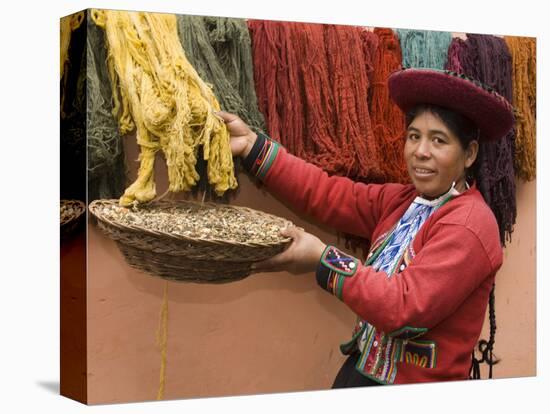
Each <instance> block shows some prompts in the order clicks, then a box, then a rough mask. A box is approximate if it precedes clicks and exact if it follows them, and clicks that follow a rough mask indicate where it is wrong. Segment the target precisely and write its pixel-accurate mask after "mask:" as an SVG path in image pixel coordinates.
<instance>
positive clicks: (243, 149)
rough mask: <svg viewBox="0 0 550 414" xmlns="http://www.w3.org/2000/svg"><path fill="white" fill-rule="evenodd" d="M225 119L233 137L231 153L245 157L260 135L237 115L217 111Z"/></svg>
mask: <svg viewBox="0 0 550 414" xmlns="http://www.w3.org/2000/svg"><path fill="white" fill-rule="evenodd" d="M216 115H218V116H219V117H220V118H222V119H223V121H224V122H225V125H227V129H228V131H229V135H230V138H231V142H230V144H231V153H232V154H233V156H234V157H242V158H245V157H246V156H247V155H248V153H249V152H250V150H251V149H252V146H253V145H254V143H255V142H256V138H257V137H258V136H257V135H256V133H255V132H254V131H252V130H251V129H250V127H249V126H248V125H247V124H246V123H245V122H244V121H243V120H242V119H241V118H239V117H238V116H237V115H234V114H231V113H229V112H224V111H219V112H216Z"/></svg>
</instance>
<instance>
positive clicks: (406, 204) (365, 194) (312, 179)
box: [220, 69, 513, 388]
mask: <svg viewBox="0 0 550 414" xmlns="http://www.w3.org/2000/svg"><path fill="white" fill-rule="evenodd" d="M388 86H389V91H390V95H391V97H392V99H393V100H394V101H395V102H396V104H397V105H398V106H399V107H400V108H401V109H402V110H403V111H405V113H406V115H407V130H406V136H405V144H404V157H405V161H406V164H407V169H408V173H409V176H410V179H411V184H408V185H402V184H383V185H380V184H363V183H354V182H353V181H351V180H349V179H347V178H344V177H334V176H333V177H329V176H328V175H327V174H326V173H325V172H323V171H322V170H321V169H320V168H318V167H316V166H313V165H311V164H308V163H306V162H305V161H303V160H301V159H299V158H297V157H294V156H292V155H290V154H288V153H287V152H286V150H285V149H284V148H283V147H281V146H280V145H279V144H278V143H276V142H275V141H272V140H271V139H269V138H268V137H266V136H264V135H262V134H260V135H256V134H255V133H253V132H252V131H251V130H250V128H248V126H247V125H246V124H245V123H244V122H243V121H241V120H240V119H239V118H238V117H236V116H234V115H232V114H227V113H223V112H221V113H220V116H221V117H222V118H223V119H224V121H225V122H226V124H227V126H228V129H229V132H230V134H231V148H232V152H233V154H234V155H235V156H241V157H243V158H244V162H243V163H244V165H245V167H246V168H247V169H248V170H249V171H250V172H251V173H252V174H253V175H255V176H256V177H258V178H259V179H260V180H262V181H263V183H264V184H265V186H266V188H267V189H268V190H269V191H270V192H271V193H272V194H273V195H275V196H276V197H278V198H279V199H281V200H284V201H285V203H287V204H288V205H290V206H291V207H292V208H294V209H295V210H296V211H299V212H302V213H306V214H308V215H310V216H312V217H313V218H315V219H317V220H318V221H320V222H321V223H324V224H326V225H328V226H331V227H333V228H334V229H336V230H338V231H341V232H345V233H350V234H355V235H358V236H361V237H364V238H366V239H368V240H370V241H371V247H370V251H369V254H368V257H367V261H366V262H365V263H362V262H361V261H360V260H359V259H357V258H355V257H353V256H351V255H349V254H347V253H345V252H342V251H340V250H339V249H338V248H336V247H334V246H330V245H328V246H327V245H325V244H324V243H323V242H322V241H321V240H319V239H318V238H317V237H315V236H313V235H311V234H308V233H306V232H304V231H301V230H298V229H296V228H290V229H285V230H284V234H285V235H287V236H290V237H292V239H293V242H292V244H291V246H290V247H289V248H288V249H287V250H286V251H285V252H283V253H281V254H280V255H278V256H276V257H274V258H273V259H270V260H268V261H266V262H263V263H259V264H258V266H257V267H256V268H255V270H256V271H260V270H261V271H280V270H286V271H290V272H293V273H305V272H315V275H316V278H317V282H318V284H319V285H320V286H321V287H322V288H324V289H325V290H327V291H328V292H329V293H332V294H333V295H335V296H336V297H338V298H339V299H340V300H342V301H344V302H345V303H346V304H347V305H348V306H349V307H350V308H351V309H352V310H353V311H354V312H355V313H356V314H357V317H358V320H357V324H356V326H355V329H354V330H353V335H352V338H351V340H350V341H349V342H347V343H345V344H342V345H341V350H342V352H343V353H344V354H348V355H350V356H349V358H348V360H347V361H346V362H345V363H344V366H343V367H342V369H341V370H340V372H339V373H338V375H337V377H336V380H335V382H334V385H333V387H335V388H339V387H350V386H364V385H373V384H397V383H413V382H426V381H442V380H460V379H466V378H468V372H469V369H470V365H471V352H472V350H473V348H474V346H475V344H476V342H477V340H478V338H479V335H480V333H481V329H482V326H483V320H484V316H485V311H486V307H487V301H488V297H489V293H490V291H491V288H492V285H493V282H494V278H495V275H496V272H497V270H498V269H499V268H500V266H501V264H502V259H503V253H502V248H501V245H500V239H499V233H498V227H497V223H496V220H495V217H494V215H493V213H492V212H491V210H490V209H489V207H488V206H487V205H486V204H485V202H484V200H483V197H482V196H481V194H480V192H479V191H478V189H477V188H476V185H475V180H474V179H472V177H473V175H472V172H473V170H474V169H475V161H476V159H477V157H478V152H479V142H480V141H481V140H495V139H499V138H500V137H503V136H505V135H506V133H507V132H508V131H509V130H510V129H511V128H512V126H513V113H512V109H511V106H510V104H509V103H508V102H507V101H506V100H505V99H504V98H502V97H501V96H500V95H498V94H496V93H495V92H494V91H492V90H490V89H488V88H485V87H483V86H482V85H481V84H479V83H478V82H475V81H473V80H471V79H468V78H465V77H463V76H461V75H457V74H454V73H452V72H446V71H440V70H431V69H404V70H400V71H397V72H395V73H393V74H392V75H391V76H390V78H389V80H388Z"/></svg>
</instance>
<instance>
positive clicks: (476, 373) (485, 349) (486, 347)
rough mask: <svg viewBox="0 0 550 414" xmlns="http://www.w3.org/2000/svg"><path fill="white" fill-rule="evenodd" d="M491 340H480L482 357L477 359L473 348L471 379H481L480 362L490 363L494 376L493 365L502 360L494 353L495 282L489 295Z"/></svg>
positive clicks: (490, 371) (490, 374)
mask: <svg viewBox="0 0 550 414" xmlns="http://www.w3.org/2000/svg"><path fill="white" fill-rule="evenodd" d="M489 325H490V332H489V341H486V340H485V339H482V340H480V341H479V342H478V345H477V347H478V351H479V352H481V358H480V359H477V358H476V355H475V349H473V350H472V365H471V366H470V379H480V378H481V371H480V368H479V366H480V364H483V363H486V364H487V365H489V378H493V365H496V364H498V363H499V362H500V359H497V358H495V357H494V355H493V347H494V345H495V333H496V331H497V323H496V314H495V284H494V283H493V288H492V289H491V294H490V295H489Z"/></svg>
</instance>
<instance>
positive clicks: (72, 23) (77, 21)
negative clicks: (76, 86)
mask: <svg viewBox="0 0 550 414" xmlns="http://www.w3.org/2000/svg"><path fill="white" fill-rule="evenodd" d="M84 17H85V13H84V12H83V11H81V12H78V13H75V14H71V15H69V16H65V17H62V18H61V19H60V24H59V57H60V61H61V64H60V67H59V75H60V78H61V118H64V117H65V112H63V107H64V106H65V88H66V87H67V75H66V74H67V71H68V70H69V65H70V63H71V62H70V60H69V47H70V45H71V37H72V33H73V32H74V31H75V30H76V29H78V28H79V27H80V25H81V24H82V22H83V21H84Z"/></svg>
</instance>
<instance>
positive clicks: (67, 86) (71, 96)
mask: <svg viewBox="0 0 550 414" xmlns="http://www.w3.org/2000/svg"><path fill="white" fill-rule="evenodd" d="M67 59H68V62H69V63H68V64H67V67H66V71H65V73H64V78H65V79H64V81H65V83H64V84H61V88H62V96H63V97H64V99H63V100H62V102H61V103H62V106H61V111H60V113H61V120H60V121H61V122H60V195H61V198H62V199H78V200H85V199H86V27H84V26H82V25H80V26H79V27H78V28H77V29H75V30H74V31H73V33H72V35H71V45H70V48H69V51H68V58H67Z"/></svg>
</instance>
